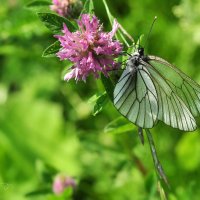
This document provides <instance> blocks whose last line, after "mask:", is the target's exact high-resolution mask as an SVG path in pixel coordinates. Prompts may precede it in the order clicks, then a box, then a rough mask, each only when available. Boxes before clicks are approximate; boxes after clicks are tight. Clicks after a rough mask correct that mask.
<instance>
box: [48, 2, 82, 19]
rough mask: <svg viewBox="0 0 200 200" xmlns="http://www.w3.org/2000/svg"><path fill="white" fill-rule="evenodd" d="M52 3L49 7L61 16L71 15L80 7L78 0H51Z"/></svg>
mask: <svg viewBox="0 0 200 200" xmlns="http://www.w3.org/2000/svg"><path fill="white" fill-rule="evenodd" d="M52 4H53V5H51V6H50V9H51V10H52V11H55V12H56V13H57V14H58V15H60V16H63V17H67V16H73V15H74V14H75V13H74V12H79V10H80V9H81V8H82V2H81V1H80V0H52Z"/></svg>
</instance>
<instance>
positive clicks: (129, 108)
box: [114, 47, 200, 131]
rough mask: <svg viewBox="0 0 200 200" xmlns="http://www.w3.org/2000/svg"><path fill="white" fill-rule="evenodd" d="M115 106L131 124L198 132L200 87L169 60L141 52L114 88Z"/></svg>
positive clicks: (142, 49)
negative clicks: (161, 126)
mask: <svg viewBox="0 0 200 200" xmlns="http://www.w3.org/2000/svg"><path fill="white" fill-rule="evenodd" d="M114 105H115V107H116V108H117V110H118V111H119V112H120V113H121V114H122V115H123V116H124V117H126V118H127V119H128V120H129V121H131V122H132V123H134V124H136V125H137V126H138V127H140V128H146V129H150V128H152V127H154V126H155V125H156V124H157V122H158V121H159V120H160V121H163V122H164V123H165V124H167V125H169V126H171V127H173V128H178V129H180V130H183V131H194V130H195V129H196V128H197V125H196V121H195V118H194V117H196V116H198V115H199V114H200V85H198V84H197V83H196V82H195V81H193V80H192V79H191V78H189V77H188V76H187V75H186V74H184V73H183V72H182V71H181V70H179V69H178V68H177V67H175V66H174V65H172V64H170V63H169V62H167V61H166V60H164V59H162V58H160V57H157V56H152V55H145V54H144V48H141V47H139V48H137V49H136V50H135V52H134V53H133V54H131V55H130V56H129V58H128V60H127V62H126V68H125V69H124V71H123V73H122V75H121V77H120V78H119V80H118V82H117V84H116V86H115V88H114Z"/></svg>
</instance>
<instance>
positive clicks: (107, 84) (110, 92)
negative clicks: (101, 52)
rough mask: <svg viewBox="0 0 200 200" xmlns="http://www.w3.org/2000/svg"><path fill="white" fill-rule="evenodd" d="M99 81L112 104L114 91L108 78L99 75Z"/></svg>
mask: <svg viewBox="0 0 200 200" xmlns="http://www.w3.org/2000/svg"><path fill="white" fill-rule="evenodd" d="M101 81H102V83H103V85H104V88H105V90H106V92H107V94H108V96H109V98H110V99H111V101H112V102H113V91H114V84H113V82H112V81H111V79H110V77H105V76H104V75H103V74H101Z"/></svg>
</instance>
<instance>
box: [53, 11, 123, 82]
mask: <svg viewBox="0 0 200 200" xmlns="http://www.w3.org/2000/svg"><path fill="white" fill-rule="evenodd" d="M77 23H78V27H79V29H78V30H77V31H75V32H70V31H69V30H68V28H67V26H66V25H65V24H64V26H63V31H62V32H63V35H56V36H55V37H56V38H57V39H58V40H59V41H60V44H61V49H60V50H59V52H58V53H57V56H58V57H59V58H60V59H61V60H70V61H71V62H72V63H73V66H72V67H71V71H70V72H68V73H67V74H66V75H65V77H64V80H66V81H68V80H70V79H72V78H74V79H75V80H81V79H82V80H83V81H85V80H86V78H87V76H88V75H89V74H93V75H94V76H95V77H96V78H98V77H99V73H100V72H102V73H103V74H104V75H105V76H108V71H110V70H113V69H115V68H116V67H117V66H118V64H117V63H116V61H115V60H114V59H115V58H116V57H118V56H119V54H120V53H121V51H122V45H121V43H120V42H119V41H117V40H114V39H113V37H114V35H115V33H116V31H117V29H118V26H119V24H118V23H117V21H116V20H114V23H113V27H112V30H111V32H104V31H103V27H102V25H101V24H100V21H99V20H98V19H97V17H96V16H94V15H93V16H90V15H89V14H83V15H82V16H81V18H80V20H78V21H77Z"/></svg>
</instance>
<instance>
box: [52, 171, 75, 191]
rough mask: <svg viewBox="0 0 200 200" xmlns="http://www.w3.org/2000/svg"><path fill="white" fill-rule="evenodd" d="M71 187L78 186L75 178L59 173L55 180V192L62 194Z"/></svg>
mask: <svg viewBox="0 0 200 200" xmlns="http://www.w3.org/2000/svg"><path fill="white" fill-rule="evenodd" d="M69 187H72V188H75V187H76V182H75V180H74V179H73V178H71V177H68V176H63V175H58V176H56V177H55V179H54V182H53V192H54V193H55V194H61V193H63V192H64V190H65V189H66V188H69Z"/></svg>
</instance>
